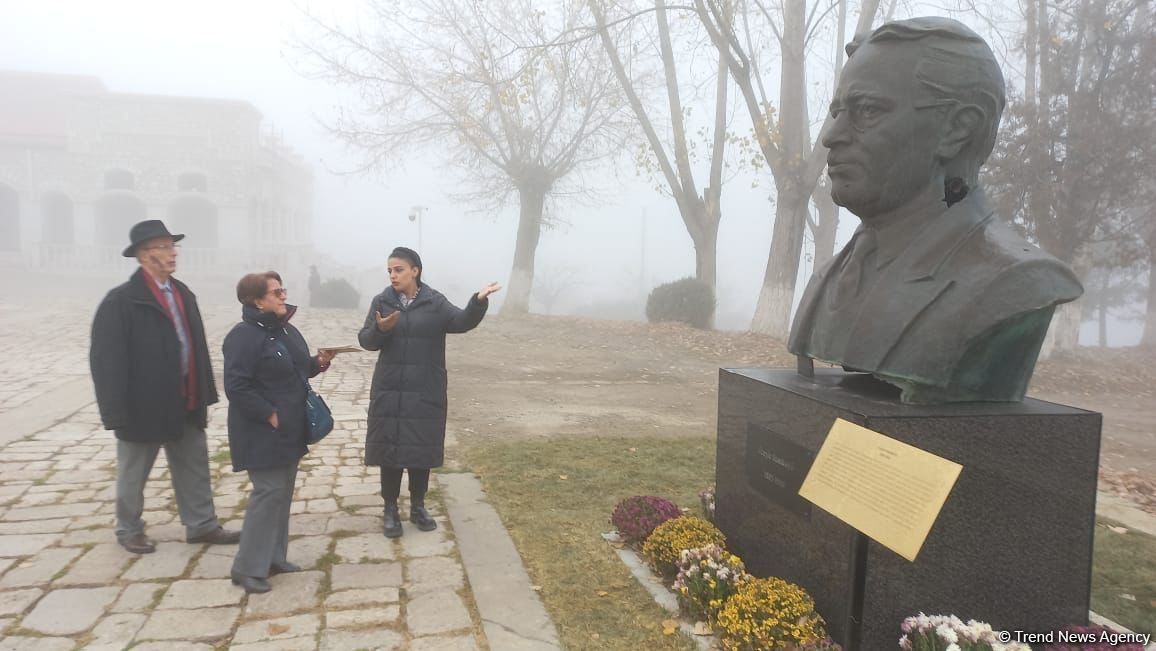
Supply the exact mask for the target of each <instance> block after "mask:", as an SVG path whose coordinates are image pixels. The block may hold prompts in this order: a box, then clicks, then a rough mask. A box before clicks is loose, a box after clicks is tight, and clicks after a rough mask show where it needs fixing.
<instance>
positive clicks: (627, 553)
mask: <svg viewBox="0 0 1156 651" xmlns="http://www.w3.org/2000/svg"><path fill="white" fill-rule="evenodd" d="M611 535H614V534H602V537H603V538H604V539H605V540H606V541H607V542H611V543H612V542H614V541H613V540H612V539H611V538H608V537H607V536H611ZM611 549H613V550H614V553H615V554H617V555H618V558H619V559H621V560H622V563H623V564H624V565H626V567H627V569H629V570H630V573H631V574H633V575H634V579H635V580H636V581H638V583H639V584H640V585H642V587H643V588H646V591H647V592H649V593H650V596H651V598H653V599H654V602H655V603H657V604H658V605H659V606H661V607H662V608H663V609H664V610H666V611H667V612H668V613H670V614H671V617H673V618H674V619H677V620H678V628H679V630H681V631H682V632H683V633H685V634H686V636H687V637H689V638H690V639H692V640H694V643H695V644H696V645H697V646H698V648H699V651H710V649H715V648H718V647H716V646H714V644H713V642H714V641H715V640H716V639H717V638H715V636H713V635H710V636H707V635H695V634H694V626H692V625H691V624H690V623H689V622H687V621H686V620H685V619H683V617H682V614H681V612H679V608H678V597H676V596H675V595H674V593H673V592H671V591H670V590H668V589H667V587H666V586H665V585H663V584H662V580H661V579H660V578H659V577H658V575H656V574H655V573H654V572H652V571H651V570H650V568H649V567H647V565H646V563H645V562H643V560H642V559H641V558H639V557H638V554H636V553H634V550H632V549H629V548H627V547H615V546H614V545H611Z"/></svg>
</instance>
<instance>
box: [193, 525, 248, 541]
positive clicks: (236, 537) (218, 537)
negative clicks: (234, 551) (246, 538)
mask: <svg viewBox="0 0 1156 651" xmlns="http://www.w3.org/2000/svg"><path fill="white" fill-rule="evenodd" d="M185 540H186V541H187V542H190V543H209V544H210V545H236V544H237V543H239V542H241V532H240V531H229V530H228V529H225V528H223V527H217V528H216V529H213V530H212V531H210V532H209V533H206V534H201V535H199V536H193V537H192V538H186V539H185Z"/></svg>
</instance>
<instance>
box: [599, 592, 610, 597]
mask: <svg viewBox="0 0 1156 651" xmlns="http://www.w3.org/2000/svg"><path fill="white" fill-rule="evenodd" d="M598 596H599V597H607V596H610V593H609V592H607V591H605V590H599V591H598Z"/></svg>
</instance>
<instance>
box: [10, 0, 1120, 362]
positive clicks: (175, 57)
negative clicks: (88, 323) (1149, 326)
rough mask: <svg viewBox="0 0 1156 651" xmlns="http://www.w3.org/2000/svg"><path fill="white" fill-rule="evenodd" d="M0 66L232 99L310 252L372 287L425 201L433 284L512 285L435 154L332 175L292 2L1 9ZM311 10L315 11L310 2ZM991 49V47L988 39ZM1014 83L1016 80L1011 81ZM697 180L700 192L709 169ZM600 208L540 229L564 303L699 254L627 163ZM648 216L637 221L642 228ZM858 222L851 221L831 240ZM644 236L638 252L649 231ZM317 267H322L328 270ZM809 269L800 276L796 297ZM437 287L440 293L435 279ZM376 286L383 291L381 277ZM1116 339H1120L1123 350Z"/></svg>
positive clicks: (752, 284) (723, 264)
mask: <svg viewBox="0 0 1156 651" xmlns="http://www.w3.org/2000/svg"><path fill="white" fill-rule="evenodd" d="M2 4H3V12H2V13H3V20H0V68H4V69H13V70H26V71H35V72H53V73H67V74H85V75H93V76H96V77H99V78H100V79H101V80H103V82H104V83H105V85H106V86H107V87H108V88H109V90H111V91H113V92H132V93H150V94H171V95H186V96H203V97H217V98H229V99H240V100H246V101H249V102H251V103H252V104H253V105H254V106H256V107H257V109H258V110H259V111H260V112H261V113H262V115H263V116H264V128H265V129H267V130H268V129H276V130H277V131H278V132H279V133H280V134H281V135H282V137H283V139H284V141H285V142H286V143H287V144H288V145H289V146H291V147H292V148H294V149H295V150H297V151H298V152H299V153H301V154H302V155H303V156H304V158H305V159H306V160H307V161H309V163H310V165H311V167H312V171H313V174H314V183H315V202H314V213H315V223H316V227H315V237H316V245H317V248H318V249H319V250H320V251H322V252H324V253H327V254H329V255H330V256H332V257H334V258H336V259H339V260H342V261H345V262H348V263H350V264H353V265H356V266H358V267H361V268H363V269H365V270H366V271H365V274H363V276H367V277H368V278H369V280H363V281H362V282H363V283H364V282H368V283H373V282H374V280H373V278H374V277H375V276H376V274H377V271H376V270H380V269H382V267H383V266H384V258H385V255H386V254H387V253H388V251H389V250H390V249H391V248H392V247H394V246H396V245H407V246H411V247H414V248H418V229H417V227H416V224H414V223H412V222H410V221H409V220H408V219H407V216H408V214H409V212H410V208H411V207H412V206H414V205H422V206H426V207H428V210H427V211H426V212H425V215H424V217H423V220H422V221H423V227H422V233H421V245H420V250H419V253H421V255H422V257H423V258H424V261H425V267H426V270H425V275H426V276H427V277H428V278H429V279H430V281H431V284H434V285H435V286H437V285H438V284H442V285H444V286H445V289H447V290H451V291H456V292H459V293H462V294H463V295H462V296H457V295H453V294H451V296H450V298H451V300H455V301H461V300H463V299H464V298H465V295H466V294H468V293H469V292H471V291H473V290H474V289H477V288H478V287H481V286H482V285H483V284H484V283H485V282H488V281H490V280H497V281H499V282H501V283H503V284H505V283H506V282H508V276H509V272H510V266H511V263H512V257H513V245H514V238H515V229H516V214H517V213H516V206H513V207H511V208H510V209H507V210H506V211H505V212H503V213H501V214H498V215H491V216H488V217H487V216H484V215H478V214H471V212H470V210H469V208H470V207H469V206H463V205H460V204H455V203H454V202H452V201H451V200H450V198H449V197H448V196H447V195H448V194H450V193H452V192H453V190H454V188H453V187H450V186H448V185H447V184H446V181H445V179H446V178H447V176H448V175H447V173H446V171H445V170H444V169H442V168H440V167H439V166H440V165H441V162H440V161H439V160H438V159H437V157H436V156H435V155H423V154H422V153H420V152H416V153H412V154H409V155H407V156H405V157H404V158H403V163H404V164H403V166H402V167H400V168H398V169H393V170H391V171H390V172H389V173H387V174H382V175H378V176H353V177H351V176H348V175H342V174H339V173H337V171H338V170H348V169H350V168H351V167H353V166H354V165H355V164H356V163H357V158H356V155H355V154H354V153H352V152H348V151H346V150H345V149H343V147H342V146H340V145H339V144H337V143H336V142H335V141H334V140H333V139H331V138H330V137H329V136H328V135H327V134H326V133H325V132H324V130H323V129H322V128H321V127H320V126H319V124H318V123H317V119H318V118H321V119H322V120H324V119H326V118H329V117H332V116H333V115H334V107H335V106H337V105H338V104H341V103H342V102H347V101H348V100H349V99H350V98H349V97H348V95H344V94H343V92H342V91H340V90H339V89H335V88H331V87H329V86H327V85H325V84H323V83H321V82H313V81H309V80H306V79H304V78H302V77H301V76H300V75H299V74H298V73H297V72H296V71H295V70H294V65H293V59H294V56H295V55H294V54H293V52H292V50H291V48H290V47H289V43H290V42H291V40H292V38H293V37H294V36H295V35H299V34H301V33H302V26H301V25H302V17H301V11H300V9H299V4H298V3H293V2H291V1H289V0H198V2H170V1H166V0H160V1H158V0H152V1H145V0H100V1H99V2H92V1H87V0H37V1H36V2H17V1H16V0H2ZM318 4H319V5H320V3H318ZM324 6H325V9H324V11H326V12H328V14H329V15H331V16H336V17H337V18H338V19H340V20H347V19H349V18H350V17H351V16H353V15H354V14H355V13H356V11H357V7H358V6H359V4H358V3H357V1H356V0H329V1H327V2H326V3H325V4H324ZM996 47H997V49H998V48H999V45H998V44H996ZM1009 76H1011V75H1009ZM699 176H700V178H699V179H698V180H699V183H700V184H702V183H703V182H705V180H706V178H705V171H703V172H700V174H699ZM752 180H754V176H753V175H752V174H745V175H740V176H739V177H737V178H735V179H733V180H732V181H731V182H730V183H729V184H728V185H727V186H726V188H725V189H724V192H723V220H722V226H721V228H720V234H719V267H718V277H719V283H718V287H719V301H720V305H719V317H718V322H719V326H720V327H724V328H736V329H740V328H745V327H746V326H747V325H748V324H749V320H750V316H751V314H752V313H753V311H754V306H755V302H756V300H757V296H758V289H759V286H760V284H761V282H762V278H763V273H764V270H765V267H766V260H767V253H768V250H769V244H770V238H771V228H772V223H771V216H772V214H773V212H772V211H773V207H772V206H771V204H770V203H769V201H768V194H769V191H768V188H769V187H770V179H769V177H765V176H764V177H763V178H761V179H760V185H759V186H758V187H752ZM595 181H596V183H597V185H598V186H599V191H598V193H597V196H598V202H597V203H596V204H593V205H578V206H575V205H566V204H561V205H560V208H561V210H560V215H561V216H562V218H563V219H564V220H565V221H567V222H568V223H569V226H565V227H562V228H559V229H557V230H554V231H550V232H547V233H545V234H544V235H543V237H542V241H541V244H540V245H539V249H538V257H537V266H538V276H539V280H540V281H542V282H558V281H557V280H556V279H558V278H563V277H565V278H568V279H569V280H568V281H567V282H568V283H569V285H570V289H569V290H568V291H567V296H568V297H569V298H568V299H566V302H567V303H569V304H571V305H581V304H588V305H589V306H590V307H589V309H590V311H592V312H595V314H591V316H598V315H597V314H596V312H597V311H598V310H599V309H600V308H599V304H606V303H611V302H615V300H616V299H615V297H628V298H629V297H640V296H644V295H645V293H646V292H648V291H649V290H650V289H651V288H652V287H653V286H654V285H656V284H658V283H661V282H666V281H669V280H674V279H676V278H680V277H683V276H687V275H693V272H694V254H693V248H692V246H691V241H690V237H689V236H688V235H687V234H686V229H685V227H684V226H683V224H682V222H681V219H680V218H679V216H678V213H677V210H676V208H675V206H674V204H673V202H672V201H671V200H670V199H669V198H666V197H663V196H661V195H659V194H658V193H656V192H655V191H654V190H653V189H652V188H651V187H650V186H649V184H647V183H645V182H642V181H638V180H635V178H634V172H633V169H632V168H630V167H629V163H627V164H625V165H621V166H619V167H618V168H617V169H612V168H611V167H610V166H609V165H608V166H607V169H606V170H605V173H604V174H601V175H598V176H597V177H596V178H595ZM643 215H645V226H644V225H643V221H644V220H643ZM855 224H856V222H855V220H854V217H853V216H849V215H846V214H845V215H844V217H843V223H842V226H841V228H840V238H839V244H840V245H842V243H843V242H844V241H845V240H846V239H847V237H849V235H850V232H851V230H852V229H853V228H854V226H855ZM644 232H645V235H646V237H645V242H644V241H643V233H644ZM323 272H324V270H323ZM809 274H810V265H809V264H807V265H806V268H805V269H803V270H802V272H801V277H800V287H799V291H800V292H801V291H802V285H803V283H805V281H806V278H807V277H808V276H809ZM439 279H440V280H441V281H442V282H441V283H438V280H439ZM382 284H384V283H382ZM1121 343H1123V342H1121Z"/></svg>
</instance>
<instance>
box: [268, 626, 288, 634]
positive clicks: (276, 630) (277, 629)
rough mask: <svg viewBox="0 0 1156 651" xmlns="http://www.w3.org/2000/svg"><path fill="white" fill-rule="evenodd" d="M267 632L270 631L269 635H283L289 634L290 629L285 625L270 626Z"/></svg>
mask: <svg viewBox="0 0 1156 651" xmlns="http://www.w3.org/2000/svg"><path fill="white" fill-rule="evenodd" d="M267 630H268V631H269V635H281V634H282V633H288V632H289V627H288V626H287V625H285V624H270V625H269V626H268V627H267Z"/></svg>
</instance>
